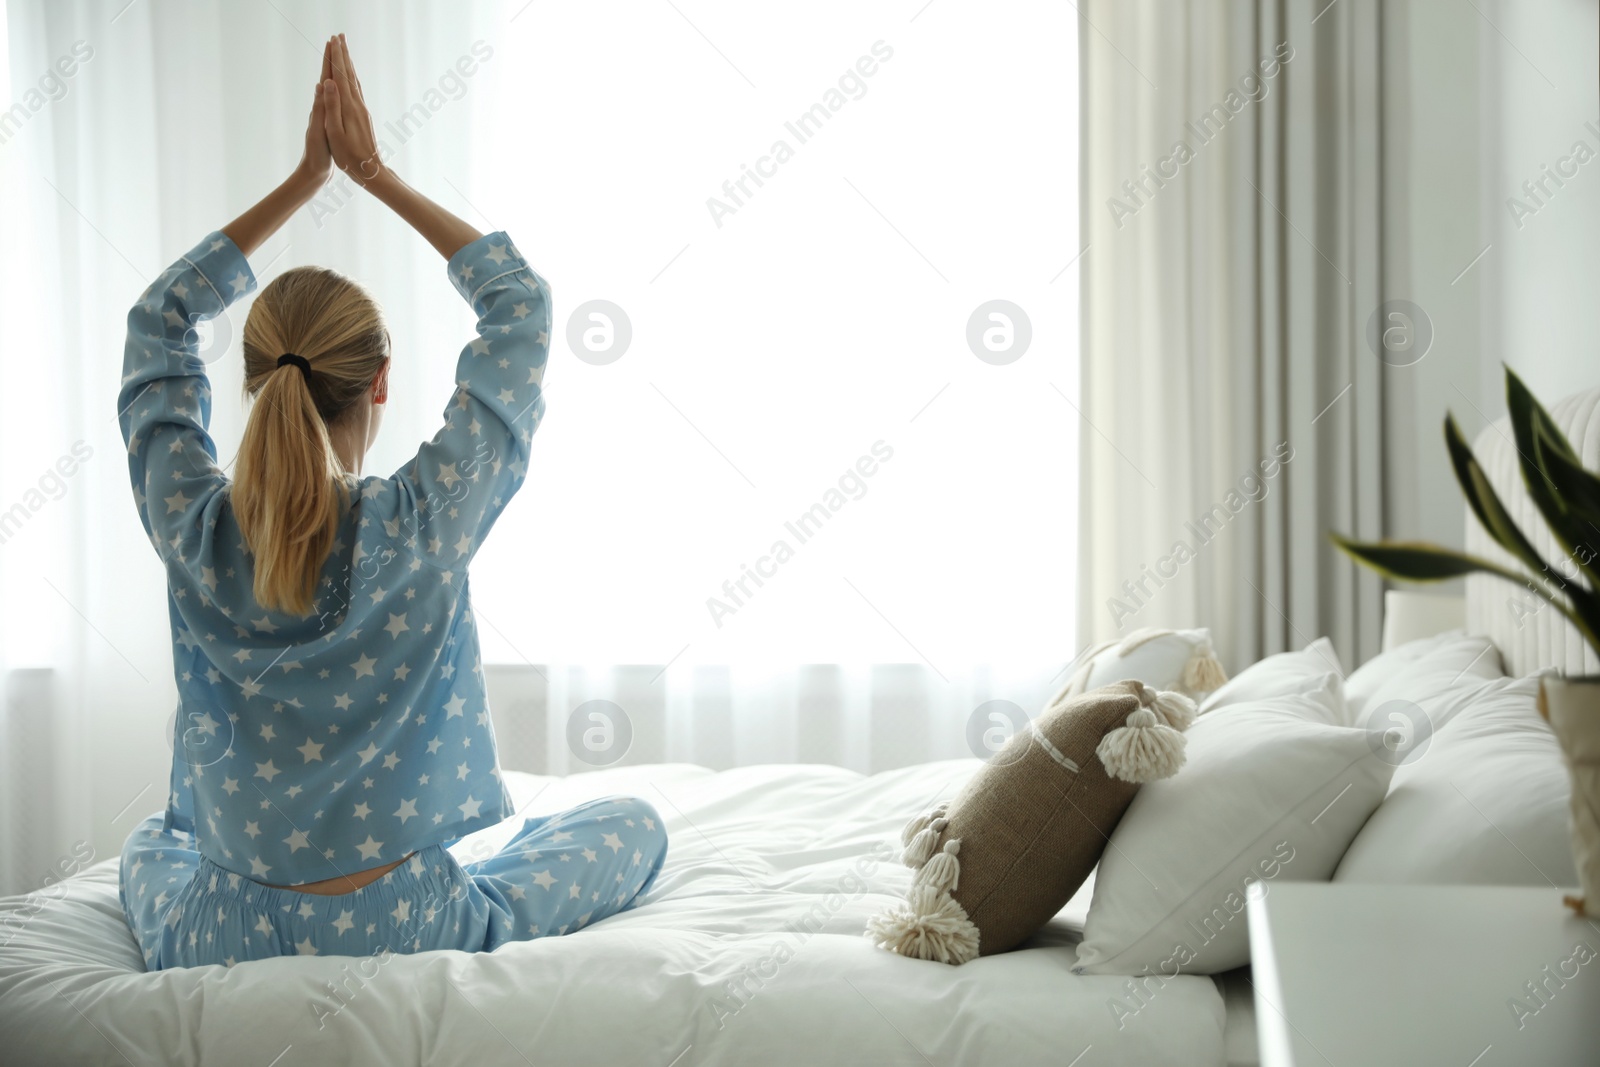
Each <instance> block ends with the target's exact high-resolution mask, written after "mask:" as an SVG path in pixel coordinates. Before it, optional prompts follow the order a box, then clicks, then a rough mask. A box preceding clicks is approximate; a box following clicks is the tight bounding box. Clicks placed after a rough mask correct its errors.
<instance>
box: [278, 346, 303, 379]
mask: <svg viewBox="0 0 1600 1067" xmlns="http://www.w3.org/2000/svg"><path fill="white" fill-rule="evenodd" d="M285 363H293V364H294V365H295V366H296V367H299V368H300V374H301V375H302V376H303V377H304V378H305V380H306V384H307V385H310V384H311V364H310V362H309V361H307V360H306V359H305V357H303V356H297V355H295V354H294V353H293V352H285V353H284V354H283V355H281V356H279V357H278V366H280V367H281V366H283V365H284V364H285Z"/></svg>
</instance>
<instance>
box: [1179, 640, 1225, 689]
mask: <svg viewBox="0 0 1600 1067" xmlns="http://www.w3.org/2000/svg"><path fill="white" fill-rule="evenodd" d="M1227 681H1228V672H1227V671H1225V670H1223V669H1222V664H1221V663H1220V662H1218V660H1217V654H1216V653H1215V652H1214V651H1212V649H1211V642H1210V640H1205V641H1201V642H1200V643H1199V644H1197V645H1195V647H1194V654H1193V655H1192V656H1190V657H1189V662H1188V663H1186V664H1184V666H1183V678H1182V679H1181V680H1180V681H1179V683H1178V684H1179V685H1181V686H1183V688H1184V689H1185V690H1186V691H1188V692H1190V693H1210V692H1212V691H1213V690H1217V689H1221V688H1222V687H1223V685H1224V684H1226V683H1227Z"/></svg>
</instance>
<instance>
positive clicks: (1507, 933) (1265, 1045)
mask: <svg viewBox="0 0 1600 1067" xmlns="http://www.w3.org/2000/svg"><path fill="white" fill-rule="evenodd" d="M1250 888H1251V892H1250V903H1249V913H1250V917H1249V922H1250V962H1251V969H1252V971H1253V975H1254V982H1255V987H1256V1033H1257V1036H1258V1039H1259V1042H1260V1054H1261V1064H1262V1067H1290V1065H1293V1067H1317V1065H1325V1064H1331V1065H1333V1067H1378V1065H1382V1064H1396V1065H1404V1067H1419V1065H1425V1064H1443V1065H1446V1067H1510V1065H1515V1067H1531V1065H1534V1064H1586V1065H1590V1067H1593V1065H1595V1064H1600V919H1595V918H1592V917H1591V918H1588V919H1580V918H1578V917H1576V916H1574V915H1573V914H1572V912H1570V911H1569V910H1567V909H1566V908H1565V907H1564V906H1562V903H1561V892H1560V891H1558V890H1555V889H1548V888H1546V889H1525V888H1502V887H1496V886H1405V885H1354V884H1347V883H1341V884H1338V885H1333V884H1321V883H1308V882H1281V883H1274V884H1272V885H1271V887H1270V888H1269V889H1267V890H1266V891H1265V892H1262V891H1261V890H1262V885H1261V883H1256V884H1254V885H1252V886H1251V887H1250Z"/></svg>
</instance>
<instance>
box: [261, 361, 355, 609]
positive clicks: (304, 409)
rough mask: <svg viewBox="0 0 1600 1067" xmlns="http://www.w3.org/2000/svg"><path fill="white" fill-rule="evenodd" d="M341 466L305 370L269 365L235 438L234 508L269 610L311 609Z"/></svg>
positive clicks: (343, 502) (345, 498)
mask: <svg viewBox="0 0 1600 1067" xmlns="http://www.w3.org/2000/svg"><path fill="white" fill-rule="evenodd" d="M343 473H344V472H343V468H342V465H341V464H340V462H339V457H338V456H336V455H334V451H333V442H332V441H331V440H330V439H329V437H328V427H327V426H326V425H325V424H324V423H323V421H322V416H320V415H318V414H317V406H316V404H315V403H314V402H313V401H312V399H311V386H310V384H309V383H308V382H307V381H306V378H305V375H303V374H301V373H300V370H299V369H298V368H296V367H294V366H292V365H285V366H282V367H278V368H276V369H275V370H274V371H273V372H272V373H271V374H269V375H268V376H267V382H266V384H265V385H263V386H262V387H261V390H260V392H258V393H257V394H256V404H255V407H254V409H252V410H251V412H250V420H249V422H247V423H246V424H245V428H244V439H243V440H242V441H240V442H239V459H238V463H237V464H236V466H235V468H234V479H233V512H234V517H235V518H236V519H237V521H238V523H239V532H240V533H242V534H244V540H245V545H246V546H247V547H248V548H249V549H250V552H251V553H252V554H253V555H254V556H255V597H256V601H257V603H259V604H260V605H261V606H262V607H264V608H266V609H267V610H269V611H283V612H288V613H290V614H294V615H301V616H305V615H309V614H311V595H312V593H314V592H315V591H316V585H317V575H318V574H319V573H320V572H321V570H322V564H323V562H324V561H325V560H326V559H327V558H328V552H329V550H330V549H331V548H332V547H333V538H334V535H335V533H336V532H337V531H338V528H339V516H340V515H342V514H344V509H345V508H346V507H348V506H349V490H347V489H346V488H345V485H344V480H343Z"/></svg>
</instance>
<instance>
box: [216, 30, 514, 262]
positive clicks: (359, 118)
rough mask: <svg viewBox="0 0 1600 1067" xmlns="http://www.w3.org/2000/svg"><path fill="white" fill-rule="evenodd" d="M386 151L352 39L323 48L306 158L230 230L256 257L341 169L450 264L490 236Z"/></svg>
mask: <svg viewBox="0 0 1600 1067" xmlns="http://www.w3.org/2000/svg"><path fill="white" fill-rule="evenodd" d="M383 156H384V149H383V146H382V145H381V144H379V142H378V138H377V134H376V132H375V131H374V128H373V125H372V113H371V112H370V111H368V110H367V101H366V97H365V95H364V94H363V93H362V91H361V79H360V78H358V77H357V76H356V71H355V64H354V63H353V62H351V59H350V47H349V45H347V44H346V43H345V39H344V34H342V33H341V34H336V35H335V36H333V37H330V38H328V41H327V43H326V44H324V45H323V47H322V71H321V74H320V75H319V77H318V79H317V85H316V88H315V89H314V90H313V92H312V104H311V117H310V121H309V122H308V123H307V126H306V142H305V152H304V154H303V155H302V156H301V157H300V162H299V163H298V164H297V165H296V166H295V169H294V172H293V173H292V174H290V176H289V178H288V180H287V181H285V182H284V183H283V184H282V185H280V186H278V187H277V188H276V189H274V190H273V191H272V192H270V193H268V194H267V195H266V196H265V197H264V198H262V200H261V202H260V203H258V204H256V205H255V207H252V208H251V209H250V210H249V211H246V212H245V213H244V214H243V215H240V216H239V217H238V218H236V219H234V220H233V221H232V222H230V223H229V224H228V225H226V226H224V227H223V229H222V232H223V233H225V234H226V235H227V236H228V237H229V238H230V239H231V240H232V241H233V243H234V244H236V245H238V246H239V250H240V251H241V252H243V253H244V254H245V255H247V256H248V255H250V254H251V253H252V252H254V251H255V250H256V249H258V248H260V247H261V245H262V244H263V243H265V242H266V240H267V238H269V237H271V236H272V235H273V234H274V233H276V232H277V231H278V229H279V228H280V227H282V226H283V224H284V223H285V222H288V221H289V218H290V217H291V216H292V215H294V213H295V212H296V211H298V210H300V209H301V208H302V207H304V206H305V205H306V204H308V203H310V202H311V200H312V198H313V197H315V196H316V195H317V193H318V192H320V191H321V189H322V187H323V186H324V185H325V184H327V181H328V179H329V177H331V176H332V174H333V168H334V167H338V168H339V169H340V170H342V171H344V172H345V174H347V175H349V176H350V178H351V179H352V180H353V181H355V182H356V184H358V185H360V186H361V187H362V188H363V189H365V190H367V192H369V193H371V194H372V195H373V196H375V197H377V198H378V199H379V200H381V201H383V202H384V203H385V204H387V205H388V206H389V207H390V208H391V209H393V211H394V213H395V214H397V215H399V216H400V217H401V218H402V219H404V220H405V221H406V222H407V223H409V224H410V225H411V227H412V228H413V229H415V230H416V231H417V232H418V233H420V234H421V235H422V236H423V237H424V238H426V239H427V241H428V243H429V244H431V245H433V247H434V248H435V249H436V250H437V251H438V252H439V254H440V255H442V256H444V257H445V259H449V258H450V257H451V256H453V255H455V254H456V252H457V251H459V250H460V249H462V248H464V247H466V246H467V245H469V244H471V243H472V242H473V241H476V240H477V239H478V238H480V237H482V236H483V234H481V233H479V232H478V230H477V229H475V228H474V227H472V226H470V225H468V224H467V223H466V222H463V221H462V220H461V219H459V218H457V217H456V216H455V215H453V214H451V213H450V212H449V211H446V210H445V209H444V208H442V207H440V206H439V205H438V204H436V203H434V202H433V201H432V200H430V199H428V198H427V197H426V196H424V195H423V194H421V193H419V192H417V191H416V190H415V189H413V188H411V187H410V186H409V185H407V184H406V183H405V182H403V181H401V180H400V176H399V175H398V174H396V173H395V172H394V168H393V167H391V166H389V163H388V161H387V160H385V159H384V158H383Z"/></svg>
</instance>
